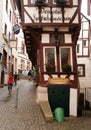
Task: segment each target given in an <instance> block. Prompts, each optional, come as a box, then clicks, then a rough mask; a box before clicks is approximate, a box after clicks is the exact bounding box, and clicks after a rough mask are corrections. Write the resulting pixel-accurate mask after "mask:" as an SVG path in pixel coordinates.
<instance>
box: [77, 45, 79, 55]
mask: <svg viewBox="0 0 91 130" xmlns="http://www.w3.org/2000/svg"><path fill="white" fill-rule="evenodd" d="M77 53H79V44H77Z"/></svg>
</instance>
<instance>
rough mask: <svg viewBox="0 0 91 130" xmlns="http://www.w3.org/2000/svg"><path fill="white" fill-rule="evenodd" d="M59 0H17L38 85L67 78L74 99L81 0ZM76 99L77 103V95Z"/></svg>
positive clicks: (76, 79) (76, 82)
mask: <svg viewBox="0 0 91 130" xmlns="http://www.w3.org/2000/svg"><path fill="white" fill-rule="evenodd" d="M36 1H37V4H36ZM40 1H41V2H42V3H41V2H40ZM59 1H60V0H20V1H19V0H16V2H17V5H18V7H19V11H20V15H21V18H22V28H23V31H24V36H25V43H26V48H27V53H28V55H29V58H30V60H31V62H32V64H33V66H34V67H36V66H37V67H38V70H37V75H38V81H39V85H40V86H42V87H44V86H47V82H48V79H49V78H52V77H53V78H55V77H57V78H68V79H69V80H70V88H72V89H74V90H76V95H75V99H76V98H77V89H78V87H79V83H78V71H77V59H76V44H77V40H78V36H79V32H80V28H81V19H80V6H81V1H79V0H64V1H65V4H63V3H59ZM38 2H39V3H38ZM64 68H65V69H64ZM75 101H76V104H77V99H76V100H75ZM73 102H74V101H73ZM76 104H75V105H76ZM76 106H77V105H76ZM75 115H76V114H75Z"/></svg>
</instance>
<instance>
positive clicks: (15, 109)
mask: <svg viewBox="0 0 91 130" xmlns="http://www.w3.org/2000/svg"><path fill="white" fill-rule="evenodd" d="M0 130H91V115H90V114H88V116H87V114H86V115H83V116H81V117H65V120H64V121H63V122H57V121H56V120H54V121H52V122H47V121H45V119H44V116H43V113H42V112H41V109H40V107H39V104H38V103H37V102H36V86H35V84H34V83H33V82H32V81H28V80H19V81H18V85H17V86H14V87H13V92H12V95H11V96H9V95H8V90H7V86H4V87H3V88H0Z"/></svg>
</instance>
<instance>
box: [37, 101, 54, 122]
mask: <svg viewBox="0 0 91 130" xmlns="http://www.w3.org/2000/svg"><path fill="white" fill-rule="evenodd" d="M39 105H40V108H41V110H42V113H43V115H44V117H45V120H46V121H53V118H54V117H53V114H52V111H51V108H50V104H49V102H48V101H40V102H39Z"/></svg>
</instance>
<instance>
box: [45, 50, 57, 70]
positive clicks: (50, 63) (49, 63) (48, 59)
mask: <svg viewBox="0 0 91 130" xmlns="http://www.w3.org/2000/svg"><path fill="white" fill-rule="evenodd" d="M55 57H56V56H55V48H45V57H44V60H45V61H44V64H45V68H44V70H45V71H46V70H47V69H46V68H47V67H48V68H53V71H55V69H56V66H55V61H56V59H55Z"/></svg>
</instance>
